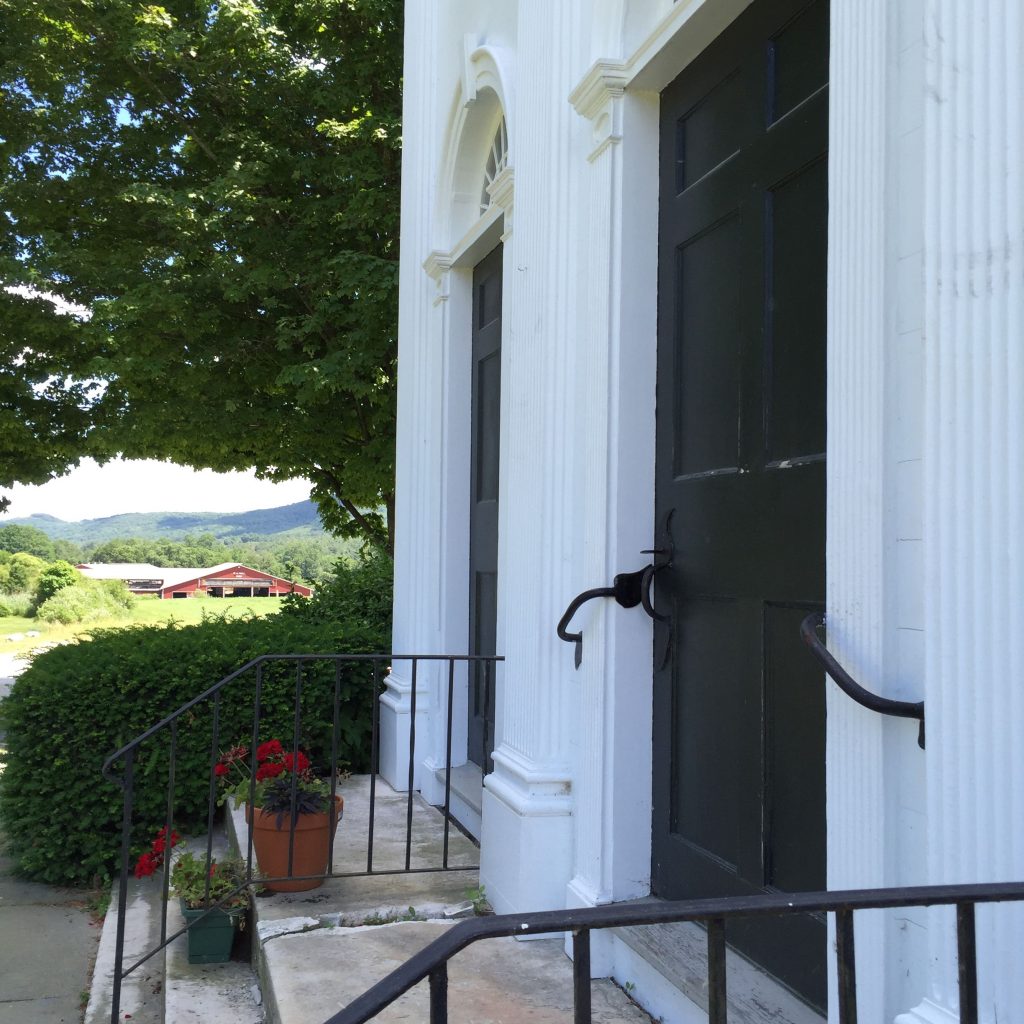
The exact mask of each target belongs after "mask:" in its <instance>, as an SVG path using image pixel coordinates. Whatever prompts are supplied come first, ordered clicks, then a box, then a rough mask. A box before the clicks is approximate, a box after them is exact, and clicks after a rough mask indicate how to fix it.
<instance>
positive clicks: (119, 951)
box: [110, 747, 135, 1024]
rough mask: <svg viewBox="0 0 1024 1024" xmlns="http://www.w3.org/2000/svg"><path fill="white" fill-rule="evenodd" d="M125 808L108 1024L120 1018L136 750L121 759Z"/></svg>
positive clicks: (113, 1023) (126, 752) (133, 749)
mask: <svg viewBox="0 0 1024 1024" xmlns="http://www.w3.org/2000/svg"><path fill="white" fill-rule="evenodd" d="M121 778H122V782H121V788H122V789H123V790H124V804H123V807H122V811H121V879H120V883H119V885H118V889H117V931H116V933H115V937H114V984H113V992H112V995H111V1003H110V1024H118V1021H119V1019H120V1016H121V981H122V977H123V974H122V972H123V970H124V926H125V916H126V913H127V910H128V862H129V861H130V859H131V855H132V800H133V799H134V785H135V748H134V747H129V748H128V750H127V751H125V755H124V775H123V776H122V777H121Z"/></svg>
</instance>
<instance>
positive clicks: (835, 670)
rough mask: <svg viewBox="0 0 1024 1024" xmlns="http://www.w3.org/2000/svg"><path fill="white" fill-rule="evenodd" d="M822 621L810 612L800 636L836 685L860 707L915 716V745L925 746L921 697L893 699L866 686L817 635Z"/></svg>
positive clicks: (821, 616) (901, 715)
mask: <svg viewBox="0 0 1024 1024" xmlns="http://www.w3.org/2000/svg"><path fill="white" fill-rule="evenodd" d="M823 625H825V616H824V615H822V614H821V613H820V612H811V614H810V615H808V616H807V617H806V618H805V619H804V621H803V622H801V623H800V636H801V637H803V641H804V643H805V644H807V646H808V647H809V648H810V649H811V654H813V655H814V657H815V658H817V660H818V661H819V662H820V664H821V666H822V667H823V668H824V669H825V671H826V672H827V673H828V675H830V676H831V677H832V679H834V680H835V682H836V684H837V685H838V686H839V688H840V689H841V690H842V691H843V693H845V694H846V695H847V697H850V698H851V699H853V700H855V701H856V702H857V703H858V704H860V706H861V707H865V708H867V709H868V710H869V711H877V712H878V713H879V714H880V715H895V716H896V717H897V718H915V719H917V721H918V722H919V723H920V724H919V727H918V731H917V745H918V746H919V747H920V748H921V749H922V750H924V701H923V700H919V701H909V700H892V699H891V698H889V697H882V696H880V695H879V694H877V693H872V692H871V691H870V690H865V689H864V687H863V686H861V685H860V683H858V682H857V681H856V680H855V679H854V678H853V676H851V675H850V673H849V672H847V671H846V669H845V668H843V666H842V665H840V664H839V662H838V661H836V659H835V658H834V657H833V655H832V653H831V652H830V651H829V649H828V648H827V647H826V646H825V645H824V644H823V643H822V642H821V639H820V638H819V637H818V629H819V628H820V627H821V626H823Z"/></svg>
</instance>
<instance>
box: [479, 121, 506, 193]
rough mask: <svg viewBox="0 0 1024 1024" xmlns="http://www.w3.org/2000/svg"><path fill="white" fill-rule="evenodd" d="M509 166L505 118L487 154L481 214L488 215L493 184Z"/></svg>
mask: <svg viewBox="0 0 1024 1024" xmlns="http://www.w3.org/2000/svg"><path fill="white" fill-rule="evenodd" d="M507 166H508V132H507V131H506V129H505V118H504V117H503V118H502V119H501V121H500V122H499V124H498V130H497V131H496V132H495V133H494V139H493V140H492V141H491V150H490V152H489V153H488V154H487V166H486V167H485V168H484V184H483V188H482V189H481V190H480V212H481V213H486V212H487V209H488V207H489V206H490V205H491V192H490V188H491V184H492V183H493V181H494V179H495V178H496V177H497V176H498V175H499V174H501V172H502V171H503V170H505V168H506V167H507Z"/></svg>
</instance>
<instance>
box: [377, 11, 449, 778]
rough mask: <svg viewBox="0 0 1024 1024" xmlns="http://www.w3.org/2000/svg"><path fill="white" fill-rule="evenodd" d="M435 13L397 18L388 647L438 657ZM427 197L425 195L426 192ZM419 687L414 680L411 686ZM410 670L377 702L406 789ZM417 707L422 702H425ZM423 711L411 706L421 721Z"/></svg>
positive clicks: (385, 748)
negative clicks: (432, 263) (396, 358)
mask: <svg viewBox="0 0 1024 1024" xmlns="http://www.w3.org/2000/svg"><path fill="white" fill-rule="evenodd" d="M438 18H439V14H438V9H437V5H436V4H434V3H431V2H430V0H411V2H409V3H408V4H406V11H405V35H406V47H405V80H406V82H407V83H413V82H415V83H416V87H415V88H407V89H406V90H405V94H404V98H403V109H402V114H403V124H404V141H405V149H404V153H403V164H404V165H403V174H402V239H403V245H402V254H403V255H402V261H401V267H400V271H399V279H400V299H399V322H398V335H399V344H400V346H401V352H402V365H401V370H400V372H399V377H398V423H397V437H398V441H397V451H396V463H395V524H396V525H395V538H394V540H395V605H394V627H393V638H392V650H393V651H395V652H397V653H407V652H436V651H437V650H438V649H439V644H438V629H437V620H438V616H437V608H438V606H439V602H438V600H437V595H438V585H439V581H440V580H441V578H442V574H441V571H440V570H441V567H440V564H439V554H440V552H439V545H438V544H437V536H438V530H439V523H438V517H439V515H440V513H441V501H440V494H439V489H440V485H439V481H440V479H441V473H440V465H441V459H442V451H441V441H442V435H441V431H440V429H439V423H440V420H441V416H442V409H441V408H440V404H439V403H440V399H441V387H440V381H441V363H440V358H439V354H440V353H439V350H440V344H439V340H440V338H441V337H442V333H443V332H442V326H443V317H444V313H445V310H444V306H443V303H436V302H435V301H434V298H435V294H434V293H435V285H434V283H433V282H432V281H431V280H430V278H428V276H427V275H426V274H424V272H423V269H422V267H421V265H420V260H421V259H422V255H421V254H422V253H425V252H427V251H429V240H430V237H431V211H432V209H433V202H432V200H433V189H434V187H435V186H434V178H435V173H434V172H435V168H436V166H437V161H438V150H439V148H440V145H441V141H442V138H443V126H441V125H439V124H438V123H437V119H436V116H435V111H436V108H437V93H436V90H437V75H436V74H434V73H433V72H432V69H431V68H430V66H429V65H430V61H431V60H432V58H433V54H434V52H435V50H436V47H437V37H438ZM428 192H429V195H428ZM424 682H425V680H423V679H419V680H418V683H419V686H418V689H421V688H423V684H424ZM410 694H411V673H410V671H409V668H408V666H407V665H406V664H401V663H399V664H396V666H395V671H394V672H393V674H392V675H391V676H389V677H388V680H387V689H386V692H385V693H384V695H383V697H382V700H381V716H382V717H381V770H382V772H383V773H384V775H385V777H386V778H388V779H389V781H391V782H392V783H393V784H395V785H398V786H401V787H403V788H404V786H405V785H406V780H407V777H408V729H409V712H410ZM424 703H425V701H424ZM425 710H426V708H425V707H424V706H423V705H421V706H420V707H418V708H417V711H418V714H420V715H422V714H423V712H424V711H425Z"/></svg>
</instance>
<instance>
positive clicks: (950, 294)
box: [900, 0, 1024, 1024]
mask: <svg viewBox="0 0 1024 1024" xmlns="http://www.w3.org/2000/svg"><path fill="white" fill-rule="evenodd" d="M924 26H925V56H926V61H925V64H926V68H927V76H928V77H927V90H926V93H925V96H926V114H925V133H924V165H925V169H926V170H925V189H924V209H925V254H924V257H925V258H924V281H925V342H926V344H925V351H926V393H925V430H926V451H925V473H924V493H925V509H926V513H925V524H924V527H925V529H924V536H925V560H924V564H925V573H926V576H925V593H926V600H925V619H926V651H925V659H926V669H927V682H928V687H927V695H926V701H927V704H926V709H927V716H928V752H927V759H928V838H929V857H928V873H929V881H932V882H936V883H939V882H975V881H978V882H984V881H1009V880H1013V881H1016V880H1019V879H1021V878H1024V814H1022V807H1024V755H1022V753H1021V737H1022V735H1024V687H1022V686H1021V681H1020V674H1021V659H1022V655H1024V641H1022V623H1024V582H1022V579H1024V545H1022V540H1021V535H1022V533H1024V358H1022V345H1024V333H1022V328H1024V189H1022V187H1021V178H1020V175H1021V167H1022V166H1024V137H1022V117H1024V114H1022V109H1021V101H1022V97H1024V72H1022V67H1021V59H1020V55H1021V53H1022V52H1024V22H1022V17H1021V8H1020V5H1019V3H1018V2H1017V0H976V2H974V3H971V4H961V3H958V2H956V0H926V3H925V4H924ZM930 938H931V958H930V959H931V964H932V973H931V978H930V986H929V988H930V991H929V993H928V997H927V998H926V999H925V1000H924V1002H923V1003H922V1004H921V1005H920V1006H919V1007H917V1008H916V1009H915V1010H914V1011H913V1012H912V1013H910V1014H907V1015H905V1016H904V1017H901V1018H900V1021H901V1022H905V1024H917V1022H928V1024H951V1022H952V1021H955V1020H958V1019H959V1014H958V1000H957V990H956V968H955V941H954V938H955V933H954V931H953V920H952V914H951V913H950V912H945V913H943V912H939V911H935V912H933V913H932V915H931V920H930ZM1022 946H1024V912H1022V910H1021V909H1020V908H1019V907H1009V906H1007V907H1000V908H987V909H983V910H980V911H979V912H978V960H979V1004H980V1019H981V1020H983V1021H988V1022H994V1021H1010V1020H1018V1019H1022V1017H1024V974H1022V972H1021V970H1020V966H1019V959H1020V956H1019V954H1020V950H1021V948H1022Z"/></svg>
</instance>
